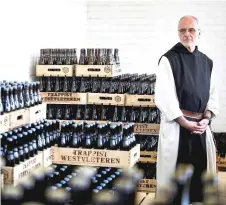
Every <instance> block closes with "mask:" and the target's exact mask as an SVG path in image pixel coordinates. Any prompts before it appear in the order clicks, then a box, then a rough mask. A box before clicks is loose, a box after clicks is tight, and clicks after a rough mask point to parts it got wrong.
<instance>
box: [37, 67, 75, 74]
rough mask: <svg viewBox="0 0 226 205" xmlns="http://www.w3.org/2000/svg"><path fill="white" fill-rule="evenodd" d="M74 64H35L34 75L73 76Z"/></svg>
mask: <svg viewBox="0 0 226 205" xmlns="http://www.w3.org/2000/svg"><path fill="white" fill-rule="evenodd" d="M73 73H74V65H36V76H73Z"/></svg>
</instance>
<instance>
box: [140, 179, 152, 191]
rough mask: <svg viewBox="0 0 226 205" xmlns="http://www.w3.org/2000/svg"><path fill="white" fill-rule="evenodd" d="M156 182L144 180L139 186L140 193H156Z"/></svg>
mask: <svg viewBox="0 0 226 205" xmlns="http://www.w3.org/2000/svg"><path fill="white" fill-rule="evenodd" d="M155 190H156V180H155V179H142V180H141V181H140V183H139V184H138V191H146V192H155Z"/></svg>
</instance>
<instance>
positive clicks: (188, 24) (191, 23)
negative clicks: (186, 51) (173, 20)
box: [178, 17, 200, 47]
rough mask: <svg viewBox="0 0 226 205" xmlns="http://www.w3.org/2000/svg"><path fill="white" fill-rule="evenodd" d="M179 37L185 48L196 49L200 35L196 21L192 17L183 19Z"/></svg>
mask: <svg viewBox="0 0 226 205" xmlns="http://www.w3.org/2000/svg"><path fill="white" fill-rule="evenodd" d="M178 35H179V38H180V42H181V43H182V44H183V45H184V46H185V47H194V46H196V44H197V40H198V37H199V35H200V31H199V27H198V24H197V22H196V20H195V19H194V18H192V17H185V18H183V19H182V20H181V21H180V22H179V25H178Z"/></svg>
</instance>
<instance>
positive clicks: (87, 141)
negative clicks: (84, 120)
mask: <svg viewBox="0 0 226 205" xmlns="http://www.w3.org/2000/svg"><path fill="white" fill-rule="evenodd" d="M90 131H91V129H90V125H89V124H87V125H85V146H84V147H85V148H86V149H92V139H91V136H90V135H91V133H90Z"/></svg>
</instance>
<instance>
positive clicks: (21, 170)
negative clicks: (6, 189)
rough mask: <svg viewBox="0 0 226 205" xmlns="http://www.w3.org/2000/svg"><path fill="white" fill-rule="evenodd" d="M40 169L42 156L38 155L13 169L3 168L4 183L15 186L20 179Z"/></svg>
mask: <svg viewBox="0 0 226 205" xmlns="http://www.w3.org/2000/svg"><path fill="white" fill-rule="evenodd" d="M40 167H42V154H38V155H36V156H35V157H32V158H30V159H28V160H26V161H25V162H23V163H20V164H19V165H17V166H15V167H3V168H2V170H3V173H4V182H5V184H14V185H16V184H17V183H18V182H19V181H20V180H21V179H24V178H25V177H27V176H29V175H30V174H31V173H32V172H33V171H34V170H36V169H38V168H40Z"/></svg>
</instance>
